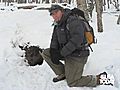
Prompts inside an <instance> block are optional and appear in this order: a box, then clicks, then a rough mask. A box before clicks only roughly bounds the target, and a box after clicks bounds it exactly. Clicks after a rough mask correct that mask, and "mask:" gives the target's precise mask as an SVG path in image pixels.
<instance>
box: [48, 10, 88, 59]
mask: <svg viewBox="0 0 120 90" xmlns="http://www.w3.org/2000/svg"><path fill="white" fill-rule="evenodd" d="M84 30H85V25H84V22H83V20H80V19H79V18H78V17H76V16H73V15H71V11H70V10H66V11H64V14H63V16H62V19H61V20H60V21H59V22H57V25H55V26H54V30H53V35H52V39H51V45H50V48H55V49H57V50H59V51H60V53H61V55H62V56H64V57H66V56H80V57H84V56H88V55H89V50H88V47H86V46H85V45H84V44H85V42H86V40H85V36H84Z"/></svg>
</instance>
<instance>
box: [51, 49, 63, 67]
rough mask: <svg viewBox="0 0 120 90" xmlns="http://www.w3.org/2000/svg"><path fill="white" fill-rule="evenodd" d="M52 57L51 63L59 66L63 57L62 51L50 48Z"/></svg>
mask: <svg viewBox="0 0 120 90" xmlns="http://www.w3.org/2000/svg"><path fill="white" fill-rule="evenodd" d="M50 56H51V61H52V62H53V63H54V64H57V65H58V64H59V63H60V61H59V60H60V59H62V56H61V55H60V51H59V50H57V49H54V48H50Z"/></svg>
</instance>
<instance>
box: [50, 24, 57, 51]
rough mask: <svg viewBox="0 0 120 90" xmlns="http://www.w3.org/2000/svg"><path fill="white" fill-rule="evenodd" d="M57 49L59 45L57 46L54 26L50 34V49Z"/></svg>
mask: <svg viewBox="0 0 120 90" xmlns="http://www.w3.org/2000/svg"><path fill="white" fill-rule="evenodd" d="M58 47H59V44H58V39H57V32H56V26H55V27H54V29H53V33H52V38H51V43H50V48H54V49H58Z"/></svg>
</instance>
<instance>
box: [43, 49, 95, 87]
mask: <svg viewBox="0 0 120 90" xmlns="http://www.w3.org/2000/svg"><path fill="white" fill-rule="evenodd" d="M42 56H43V58H44V60H45V61H46V62H47V63H48V65H49V66H50V67H51V68H52V70H53V71H54V72H55V74H56V75H60V74H65V76H66V81H67V84H68V86H70V87H82V86H87V87H95V86H96V85H97V79H96V76H93V75H87V76H82V74H83V69H84V66H85V64H86V61H87V58H88V57H67V58H65V64H63V63H60V64H59V65H56V64H53V63H52V61H51V58H50V53H49V48H48V49H45V50H44V52H43V53H42Z"/></svg>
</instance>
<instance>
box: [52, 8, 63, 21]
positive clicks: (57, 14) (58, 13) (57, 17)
mask: <svg viewBox="0 0 120 90" xmlns="http://www.w3.org/2000/svg"><path fill="white" fill-rule="evenodd" d="M62 15H63V12H62V11H61V10H55V11H53V12H52V14H51V16H52V17H53V19H54V21H55V22H57V21H60V19H61V17H62Z"/></svg>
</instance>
